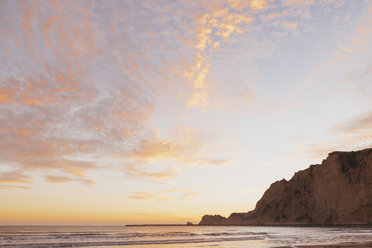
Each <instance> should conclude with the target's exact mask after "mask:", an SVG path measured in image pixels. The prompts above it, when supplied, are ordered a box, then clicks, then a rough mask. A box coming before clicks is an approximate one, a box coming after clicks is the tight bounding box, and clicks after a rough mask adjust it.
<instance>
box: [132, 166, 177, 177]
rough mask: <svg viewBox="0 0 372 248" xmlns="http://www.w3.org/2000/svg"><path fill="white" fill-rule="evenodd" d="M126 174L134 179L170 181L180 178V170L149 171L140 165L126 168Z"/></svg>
mask: <svg viewBox="0 0 372 248" xmlns="http://www.w3.org/2000/svg"><path fill="white" fill-rule="evenodd" d="M125 170H126V173H127V174H128V175H129V176H131V177H133V178H150V179H169V178H175V177H177V176H178V174H179V173H178V169H171V168H166V169H165V170H161V171H149V170H146V169H145V168H143V166H141V165H138V164H129V165H126V166H125Z"/></svg>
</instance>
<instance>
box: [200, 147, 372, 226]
mask: <svg viewBox="0 0 372 248" xmlns="http://www.w3.org/2000/svg"><path fill="white" fill-rule="evenodd" d="M199 225H305V226H306V225H372V148H369V149H365V150H361V151H355V152H354V151H352V152H332V153H330V154H329V155H328V157H327V159H325V160H323V162H322V163H321V164H315V165H311V166H310V167H309V168H307V169H305V170H302V171H298V172H297V173H295V174H294V176H293V177H292V178H291V179H290V180H289V181H286V180H285V179H283V180H281V181H277V182H275V183H273V184H271V186H270V187H269V189H267V190H266V192H265V193H264V195H263V196H262V198H261V199H260V200H259V201H258V202H257V204H256V207H255V209H254V210H252V211H250V212H247V213H232V214H231V215H230V216H229V217H228V218H226V217H223V216H220V215H204V216H203V218H202V220H201V221H200V223H199Z"/></svg>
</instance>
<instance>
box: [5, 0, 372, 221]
mask: <svg viewBox="0 0 372 248" xmlns="http://www.w3.org/2000/svg"><path fill="white" fill-rule="evenodd" d="M371 82H372V1H368V0H356V1H347V0H306V1H305V0H304V1H301V0H300V1H299V0H247V1H240V0H226V1H220V0H211V1H203V0H198V1H186V0H185V1H162V0H160V1H157V0H156V1H155V0H154V1H126V0H124V1H121V0H120V1H114V0H109V1H83V0H81V1H68V0H66V1H62V0H61V1H58V0H50V1H41V0H40V1H39V0H36V1H31V0H25V1H13V0H2V1H0V224H102V223H104V224H105V223H107V224H110V223H111V224H112V223H113V224H123V223H186V222H187V221H192V222H194V223H197V222H198V221H199V220H200V218H201V216H202V215H203V214H205V213H214V214H221V215H224V216H226V215H228V214H229V213H231V212H246V211H248V210H251V209H253V208H254V206H255V204H256V202H257V200H259V199H260V197H261V196H262V194H263V192H264V191H265V189H267V188H268V187H269V186H270V184H271V183H272V182H274V181H276V180H281V179H282V178H286V179H289V178H291V177H292V175H293V173H294V172H296V171H298V170H301V169H304V168H307V167H308V166H309V165H310V164H311V163H320V162H321V160H322V159H324V158H325V157H326V156H327V154H328V153H329V152H331V151H334V150H356V149H362V148H366V147H371V146H372V97H371V96H372V83H371Z"/></svg>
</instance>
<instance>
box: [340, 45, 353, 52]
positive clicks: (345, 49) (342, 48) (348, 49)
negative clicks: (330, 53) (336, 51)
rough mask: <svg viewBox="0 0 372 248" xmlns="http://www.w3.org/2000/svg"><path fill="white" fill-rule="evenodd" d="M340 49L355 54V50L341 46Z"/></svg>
mask: <svg viewBox="0 0 372 248" xmlns="http://www.w3.org/2000/svg"><path fill="white" fill-rule="evenodd" d="M340 49H341V50H342V51H345V52H348V53H352V52H353V50H351V49H350V48H347V47H343V46H340Z"/></svg>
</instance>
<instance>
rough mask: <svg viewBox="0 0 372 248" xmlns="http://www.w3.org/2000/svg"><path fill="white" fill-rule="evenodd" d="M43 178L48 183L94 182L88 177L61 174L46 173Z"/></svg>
mask: <svg viewBox="0 0 372 248" xmlns="http://www.w3.org/2000/svg"><path fill="white" fill-rule="evenodd" d="M45 179H46V180H47V181H48V182H50V183H70V182H78V183H81V184H85V185H91V184H94V182H93V181H92V180H89V179H83V178H78V179H74V178H69V177H63V176H51V175H47V176H45Z"/></svg>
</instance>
